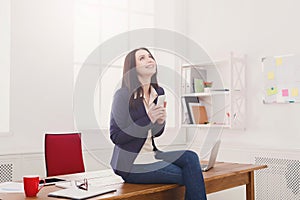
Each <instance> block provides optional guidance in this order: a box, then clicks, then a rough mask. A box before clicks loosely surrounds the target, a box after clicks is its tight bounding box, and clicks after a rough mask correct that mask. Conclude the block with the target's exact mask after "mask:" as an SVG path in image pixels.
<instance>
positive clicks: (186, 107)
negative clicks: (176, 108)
mask: <svg viewBox="0 0 300 200" xmlns="http://www.w3.org/2000/svg"><path fill="white" fill-rule="evenodd" d="M182 101H183V103H182V105H183V108H184V109H183V110H184V112H186V113H187V116H188V117H187V120H186V122H187V123H188V124H192V123H193V119H192V112H191V110H190V106H189V104H190V103H199V99H198V97H183V98H182ZM185 116H186V115H185Z"/></svg>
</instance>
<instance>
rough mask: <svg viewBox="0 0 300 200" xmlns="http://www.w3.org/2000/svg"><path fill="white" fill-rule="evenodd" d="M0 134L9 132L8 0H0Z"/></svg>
mask: <svg viewBox="0 0 300 200" xmlns="http://www.w3.org/2000/svg"><path fill="white" fill-rule="evenodd" d="M0 55H1V56H0V134H3V133H7V132H9V96H10V91H9V90H10V84H9V83H10V0H1V1H0Z"/></svg>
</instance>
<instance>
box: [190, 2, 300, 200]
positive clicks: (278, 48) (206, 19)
mask: <svg viewBox="0 0 300 200" xmlns="http://www.w3.org/2000/svg"><path fill="white" fill-rule="evenodd" d="M299 7H300V2H299V1H297V0H287V1H271V0H263V1H261V0H251V1H250V0H248V1H240V0H227V1H220V0H211V1H203V0H202V1H196V0H192V1H188V3H187V11H188V20H187V23H188V36H189V37H191V38H192V39H194V40H195V41H196V42H197V43H199V44H200V45H202V47H203V48H204V49H205V50H206V51H207V52H208V54H209V55H210V56H211V57H212V59H222V58H225V57H226V56H227V55H228V54H229V52H230V51H233V52H237V53H245V54H247V55H248V67H247V72H246V77H247V91H246V98H247V105H246V107H247V122H246V131H230V130H225V131H224V133H223V135H222V140H223V143H222V145H221V153H220V156H219V159H220V160H225V161H234V162H250V157H251V155H250V154H251V152H253V151H256V150H257V149H260V150H261V151H264V150H268V149H272V150H276V151H278V150H279V151H298V150H299V149H300V144H299V139H300V134H299V132H300V126H299V122H298V121H299V117H300V114H299V111H300V104H273V105H264V104H263V103H262V96H263V95H262V94H263V87H262V86H263V77H262V71H261V58H262V57H263V56H273V55H284V54H290V53H295V54H298V55H299V54H300V47H299V35H300V27H299V26H298V25H297V24H298V19H299V18H300V13H299V9H298V8H299ZM234 191H235V192H232V191H230V192H227V193H221V194H219V196H217V195H211V196H210V199H243V196H244V195H243V192H241V191H240V190H238V191H239V192H237V190H234Z"/></svg>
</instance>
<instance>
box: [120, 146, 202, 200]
mask: <svg viewBox="0 0 300 200" xmlns="http://www.w3.org/2000/svg"><path fill="white" fill-rule="evenodd" d="M155 157H156V158H157V159H161V160H162V161H158V162H155V163H150V164H134V165H133V167H132V170H131V172H130V174H129V175H128V176H127V177H126V178H124V180H125V182H127V183H152V184H153V183H177V184H180V185H184V186H185V200H206V192H205V185H204V180H203V175H202V170H201V166H200V162H199V158H198V155H197V154H196V153H195V152H193V151H170V152H161V151H159V152H157V153H156V156H155Z"/></svg>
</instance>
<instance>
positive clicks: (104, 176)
mask: <svg viewBox="0 0 300 200" xmlns="http://www.w3.org/2000/svg"><path fill="white" fill-rule="evenodd" d="M83 178H87V180H88V184H89V186H94V187H105V186H110V185H114V184H120V183H123V182H124V180H123V179H122V178H121V177H120V176H118V175H116V174H115V173H114V172H113V171H112V170H102V171H99V172H97V173H95V174H94V177H91V176H90V177H81V179H83ZM79 180H80V179H79ZM55 185H56V186H57V187H60V188H71V187H76V186H75V181H74V180H72V181H62V182H57V183H56V184H55Z"/></svg>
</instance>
